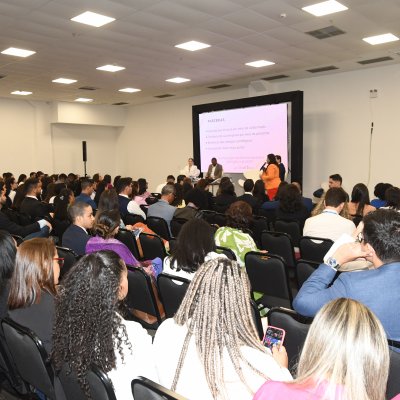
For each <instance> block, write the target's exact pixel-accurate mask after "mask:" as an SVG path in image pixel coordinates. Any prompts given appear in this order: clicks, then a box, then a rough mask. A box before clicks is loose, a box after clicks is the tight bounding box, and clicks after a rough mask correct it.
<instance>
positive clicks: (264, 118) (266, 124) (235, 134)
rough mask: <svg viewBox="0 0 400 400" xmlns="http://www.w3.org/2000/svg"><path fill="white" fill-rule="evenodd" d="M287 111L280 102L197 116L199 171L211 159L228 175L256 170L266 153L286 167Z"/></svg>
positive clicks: (284, 105)
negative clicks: (279, 159)
mask: <svg viewBox="0 0 400 400" xmlns="http://www.w3.org/2000/svg"><path fill="white" fill-rule="evenodd" d="M287 110H288V105H287V104H286V103H281V104H272V105H265V106H256V107H246V108H237V109H233V110H222V111H215V112H210V113H203V114H200V115H199V125H200V154H201V166H202V171H207V168H208V165H209V164H210V163H211V158H213V157H215V158H216V159H217V160H218V163H219V164H221V165H222V166H223V169H224V172H227V173H242V172H243V171H247V170H249V169H259V168H260V167H261V165H262V164H263V163H264V162H265V160H266V157H267V154H269V153H273V154H279V155H280V156H281V157H282V162H283V163H284V164H285V165H287V154H288V128H287V125H288V111H287Z"/></svg>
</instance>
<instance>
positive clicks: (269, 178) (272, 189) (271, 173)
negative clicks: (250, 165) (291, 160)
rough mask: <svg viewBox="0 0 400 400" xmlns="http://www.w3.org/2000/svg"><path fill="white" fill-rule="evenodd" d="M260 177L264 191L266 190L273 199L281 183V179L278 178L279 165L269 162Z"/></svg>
mask: <svg viewBox="0 0 400 400" xmlns="http://www.w3.org/2000/svg"><path fill="white" fill-rule="evenodd" d="M261 179H262V180H263V181H264V185H265V191H266V192H267V194H268V197H269V199H270V200H273V199H274V198H275V195H276V192H277V191H278V186H279V184H280V183H281V179H280V178H279V167H278V166H277V165H275V164H269V165H268V167H267V168H265V170H264V172H263V173H262V175H261Z"/></svg>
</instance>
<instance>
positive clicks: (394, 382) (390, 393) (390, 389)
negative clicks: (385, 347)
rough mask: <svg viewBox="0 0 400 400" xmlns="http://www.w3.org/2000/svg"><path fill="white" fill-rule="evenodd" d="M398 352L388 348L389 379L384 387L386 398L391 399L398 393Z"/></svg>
mask: <svg viewBox="0 0 400 400" xmlns="http://www.w3.org/2000/svg"><path fill="white" fill-rule="evenodd" d="M399 377H400V353H399V352H396V351H393V350H390V368H389V379H388V383H387V387H386V398H387V399H391V398H393V397H395V396H396V395H397V394H399V393H400V379H399Z"/></svg>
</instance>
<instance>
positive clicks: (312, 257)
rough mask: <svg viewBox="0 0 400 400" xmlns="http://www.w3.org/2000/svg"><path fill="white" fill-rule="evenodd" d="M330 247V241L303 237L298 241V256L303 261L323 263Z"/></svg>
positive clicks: (331, 241) (331, 243)
mask: <svg viewBox="0 0 400 400" xmlns="http://www.w3.org/2000/svg"><path fill="white" fill-rule="evenodd" d="M332 245H333V240H331V239H324V238H317V237H312V236H303V237H301V238H300V241H299V248H300V256H301V258H302V259H303V260H309V261H313V262H316V263H323V262H324V257H325V254H326V253H327V252H328V250H329V249H330V248H331V247H332Z"/></svg>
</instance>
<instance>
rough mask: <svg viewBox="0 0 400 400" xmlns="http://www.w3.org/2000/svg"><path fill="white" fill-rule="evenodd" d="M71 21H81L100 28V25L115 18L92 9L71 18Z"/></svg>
mask: <svg viewBox="0 0 400 400" xmlns="http://www.w3.org/2000/svg"><path fill="white" fill-rule="evenodd" d="M71 21H75V22H80V23H81V24H86V25H91V26H95V27H96V28H99V27H100V26H103V25H106V24H109V23H110V22H113V21H115V18H111V17H107V16H106V15H101V14H97V13H94V12H91V11H86V12H84V13H82V14H79V15H77V16H76V17H74V18H71Z"/></svg>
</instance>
